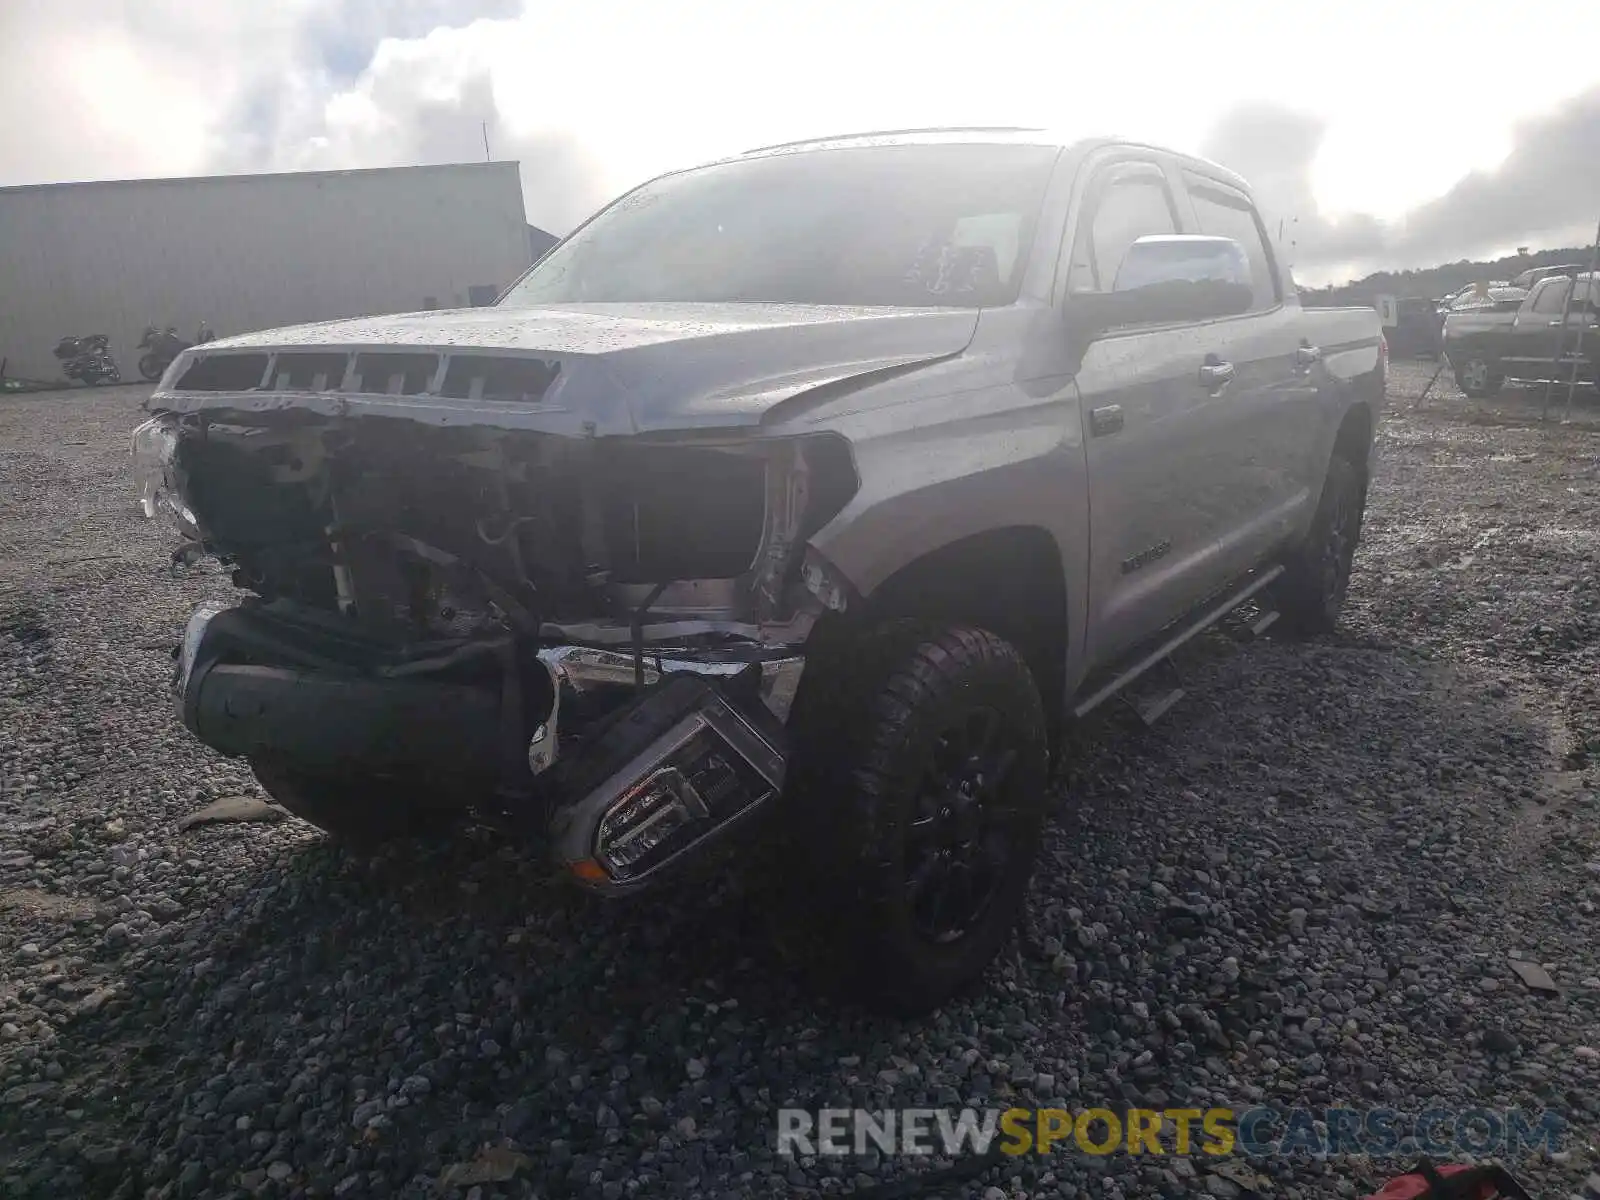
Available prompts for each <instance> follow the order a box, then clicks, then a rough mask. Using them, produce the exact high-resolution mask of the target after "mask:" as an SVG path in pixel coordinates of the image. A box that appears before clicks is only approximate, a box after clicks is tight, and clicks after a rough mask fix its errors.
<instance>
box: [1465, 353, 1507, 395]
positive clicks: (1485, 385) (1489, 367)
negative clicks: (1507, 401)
mask: <svg viewBox="0 0 1600 1200" xmlns="http://www.w3.org/2000/svg"><path fill="white" fill-rule="evenodd" d="M1452 367H1453V369H1454V372H1455V377H1456V386H1457V387H1458V388H1460V389H1461V390H1462V392H1463V393H1464V394H1466V395H1467V396H1470V397H1471V398H1472V399H1474V400H1479V399H1482V398H1483V397H1485V396H1492V395H1494V394H1495V393H1496V392H1498V391H1499V390H1500V389H1501V388H1502V387H1504V386H1505V383H1506V377H1505V376H1504V375H1502V374H1499V373H1498V372H1496V371H1495V369H1494V365H1493V364H1492V363H1490V362H1489V360H1488V359H1486V358H1484V357H1483V356H1482V355H1479V354H1473V355H1470V356H1468V357H1467V358H1466V359H1465V360H1463V361H1462V363H1461V365H1460V366H1455V365H1454V364H1452Z"/></svg>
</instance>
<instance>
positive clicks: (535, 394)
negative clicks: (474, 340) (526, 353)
mask: <svg viewBox="0 0 1600 1200" xmlns="http://www.w3.org/2000/svg"><path fill="white" fill-rule="evenodd" d="M560 374H561V364H560V363H558V362H550V361H547V360H545V359H542V358H496V357H492V356H490V355H486V354H485V355H479V354H461V355H457V356H455V357H453V358H451V360H450V365H449V367H447V368H446V369H445V373H444V387H443V389H442V390H441V393H442V394H443V395H445V396H449V397H450V398H452V399H455V400H487V401H489V402H490V403H499V404H519V403H520V404H532V403H536V402H538V401H539V400H541V399H543V398H544V394H545V393H546V392H548V391H549V390H550V385H551V384H553V383H555V381H556V377H557V376H558V375H560Z"/></svg>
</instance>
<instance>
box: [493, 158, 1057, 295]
mask: <svg viewBox="0 0 1600 1200" xmlns="http://www.w3.org/2000/svg"><path fill="white" fill-rule="evenodd" d="M1056 155H1057V151H1056V149H1055V148H1054V147H1050V146H1015V145H931V146H930V145H918V146H876V147H852V148H843V149H832V150H808V151H801V152H791V153H778V154H773V155H768V156H764V157H759V158H750V159H741V160H736V161H733V162H726V163H718V164H716V165H713V166H709V167H701V168H698V169H696V170H691V171H684V172H681V173H678V174H673V175H666V176H663V177H661V178H659V179H656V180H653V181H652V182H650V183H647V184H645V185H644V186H643V187H641V188H638V189H637V190H635V191H633V192H630V193H628V194H627V195H626V196H623V197H622V198H621V199H619V200H617V201H615V202H614V203H613V204H611V205H610V206H609V207H607V208H606V209H604V210H603V211H602V212H600V213H599V214H598V215H597V216H596V217H594V219H593V220H591V221H590V222H589V223H588V224H587V225H585V226H584V227H583V228H582V229H580V230H579V231H578V232H577V233H576V234H574V235H573V236H572V237H571V238H570V239H568V240H567V242H566V243H564V244H563V245H560V246H558V247H557V248H556V249H555V250H553V251H551V253H550V254H549V255H547V256H546V257H545V258H544V259H543V260H542V261H541V262H540V263H539V264H538V265H537V266H535V267H534V268H533V269H532V270H531V271H529V272H528V274H526V275H525V276H524V277H523V278H522V279H521V280H520V281H518V282H517V283H516V284H515V285H514V286H513V287H512V288H511V289H510V291H508V292H507V293H506V295H505V297H504V298H503V299H502V300H501V301H500V305H501V307H513V308H515V307H523V306H527V305H534V304H581V303H610V302H629V301H631V302H655V301H689V302H699V303H717V302H734V303H738V302H746V303H776V304H838V305H866V306H894V307H927V306H937V307H958V308H975V307H980V306H986V305H1000V304H1009V303H1011V302H1012V301H1014V300H1015V299H1016V298H1017V294H1018V292H1019V290H1020V288H1021V281H1022V274H1023V271H1024V269H1025V267H1026V264H1027V259H1028V252H1029V248H1030V246H1031V244H1032V240H1033V227H1034V222H1035V220H1036V218H1037V215H1038V211H1039V207H1040V203H1041V201H1042V199H1043V197H1044V190H1045V185H1046V184H1047V182H1048V181H1049V177H1050V171H1051V167H1052V164H1053V163H1054V162H1055V159H1056Z"/></svg>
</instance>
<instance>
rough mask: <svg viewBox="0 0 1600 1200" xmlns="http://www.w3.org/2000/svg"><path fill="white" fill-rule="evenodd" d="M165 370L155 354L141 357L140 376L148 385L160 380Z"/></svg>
mask: <svg viewBox="0 0 1600 1200" xmlns="http://www.w3.org/2000/svg"><path fill="white" fill-rule="evenodd" d="M165 370H166V367H165V366H164V365H163V364H162V362H161V360H160V359H159V358H157V357H156V356H155V355H154V354H144V355H141V356H140V357H139V374H140V375H141V376H143V377H144V379H145V381H146V382H147V383H154V382H155V381H156V380H158V379H160V378H161V372H163V371H165Z"/></svg>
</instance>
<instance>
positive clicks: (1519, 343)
mask: <svg viewBox="0 0 1600 1200" xmlns="http://www.w3.org/2000/svg"><path fill="white" fill-rule="evenodd" d="M1577 278H1578V285H1577V294H1576V296H1575V297H1574V300H1573V307H1572V311H1571V313H1570V314H1569V315H1568V318H1567V328H1566V330H1565V333H1563V330H1562V311H1563V309H1564V308H1565V306H1566V303H1567V296H1568V293H1569V292H1571V291H1572V290H1573V280H1572V278H1571V277H1568V276H1546V277H1545V278H1544V279H1541V280H1540V281H1539V282H1538V283H1536V284H1534V286H1533V290H1532V291H1527V292H1524V291H1523V290H1522V289H1520V288H1490V289H1489V294H1488V296H1487V297H1484V298H1482V299H1480V300H1476V301H1475V300H1474V298H1473V297H1465V298H1463V299H1462V300H1461V301H1458V302H1457V305H1456V306H1455V307H1453V308H1452V309H1451V310H1450V313H1449V315H1448V316H1447V317H1446V318H1445V323H1444V350H1445V356H1446V358H1448V359H1449V362H1450V367H1451V370H1452V372H1453V373H1454V374H1455V379H1456V386H1457V387H1459V388H1460V389H1461V390H1462V391H1463V392H1465V393H1466V394H1467V395H1469V396H1474V397H1479V396H1492V395H1493V394H1494V393H1496V392H1498V391H1499V390H1500V389H1501V387H1502V386H1504V384H1505V382H1506V380H1507V379H1521V380H1528V381H1534V382H1542V381H1544V380H1549V379H1555V380H1558V381H1562V382H1565V381H1566V380H1567V379H1568V377H1569V375H1570V366H1571V362H1572V360H1571V358H1570V357H1569V356H1570V354H1571V352H1572V351H1573V350H1574V349H1578V350H1580V351H1581V357H1580V360H1579V362H1578V379H1579V380H1580V381H1583V382H1589V383H1592V382H1594V380H1595V367H1594V363H1595V359H1596V357H1597V355H1600V345H1597V343H1600V333H1597V332H1596V329H1595V320H1596V311H1597V303H1596V302H1597V300H1600V292H1597V290H1596V284H1595V280H1594V279H1593V278H1591V277H1590V276H1589V275H1588V274H1583V275H1579V276H1578V277H1577Z"/></svg>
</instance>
